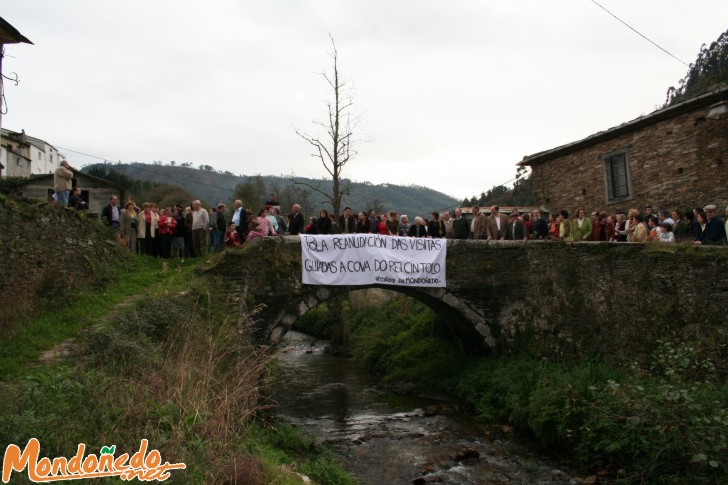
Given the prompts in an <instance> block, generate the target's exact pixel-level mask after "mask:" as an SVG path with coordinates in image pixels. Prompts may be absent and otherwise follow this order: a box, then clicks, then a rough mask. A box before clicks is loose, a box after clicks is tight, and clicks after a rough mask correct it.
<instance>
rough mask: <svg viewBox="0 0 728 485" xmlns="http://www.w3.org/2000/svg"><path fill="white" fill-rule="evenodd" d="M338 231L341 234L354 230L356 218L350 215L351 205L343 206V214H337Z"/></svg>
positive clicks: (350, 232)
mask: <svg viewBox="0 0 728 485" xmlns="http://www.w3.org/2000/svg"><path fill="white" fill-rule="evenodd" d="M339 231H340V232H341V234H352V233H354V232H356V219H355V218H354V216H352V215H351V207H344V214H343V215H340V216H339Z"/></svg>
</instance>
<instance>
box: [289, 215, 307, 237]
mask: <svg viewBox="0 0 728 485" xmlns="http://www.w3.org/2000/svg"><path fill="white" fill-rule="evenodd" d="M305 228H306V224H305V219H304V218H303V214H301V213H300V212H299V213H298V214H291V215H290V216H289V220H288V233H289V234H292V235H294V236H295V235H297V234H301V233H302V232H303V231H304V229H305Z"/></svg>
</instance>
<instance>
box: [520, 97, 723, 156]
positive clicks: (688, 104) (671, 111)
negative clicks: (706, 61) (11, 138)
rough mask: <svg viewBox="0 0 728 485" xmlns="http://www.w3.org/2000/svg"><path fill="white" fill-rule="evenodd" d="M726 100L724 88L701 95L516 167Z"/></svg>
mask: <svg viewBox="0 0 728 485" xmlns="http://www.w3.org/2000/svg"><path fill="white" fill-rule="evenodd" d="M726 99H728V88H722V89H718V90H716V91H712V92H710V93H705V94H701V95H699V96H695V97H694V98H690V99H688V100H686V101H683V102H682V103H678V104H676V105H674V106H670V107H667V108H663V109H660V110H657V111H654V112H652V113H650V114H648V115H644V116H640V117H639V118H636V119H634V120H632V121H628V122H626V123H622V124H621V125H619V126H615V127H613V128H610V129H608V130H605V131H600V132H598V133H595V134H593V135H590V136H588V137H586V138H583V139H581V140H578V141H575V142H572V143H567V144H566V145H561V146H559V147H556V148H552V149H550V150H545V151H543V152H538V153H534V154H533V155H527V156H525V157H523V160H521V161H520V162H518V163H517V164H516V165H518V166H520V167H523V166H529V167H536V166H539V165H542V164H544V163H546V162H549V161H551V160H554V159H556V158H559V157H562V156H564V155H568V154H570V153H573V152H576V151H578V150H581V149H583V148H586V147H589V146H592V145H595V144H597V143H600V142H603V141H606V140H609V139H611V138H615V137H618V136H621V135H623V134H625V133H630V132H632V131H636V130H638V129H640V128H643V127H645V126H649V125H652V124H655V123H658V122H660V121H664V120H668V119H671V118H674V117H676V116H679V115H681V114H684V113H686V112H689V111H692V110H694V109H696V108H700V107H703V106H709V105H711V104H713V103H716V102H718V101H723V100H726Z"/></svg>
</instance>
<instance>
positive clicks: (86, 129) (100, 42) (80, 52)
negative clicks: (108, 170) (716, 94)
mask: <svg viewBox="0 0 728 485" xmlns="http://www.w3.org/2000/svg"><path fill="white" fill-rule="evenodd" d="M598 1H599V3H600V4H602V5H603V6H604V7H606V8H607V9H609V10H611V11H612V12H613V13H614V14H616V15H617V16H619V17H620V18H622V19H623V20H624V21H625V22H627V23H629V24H631V25H632V26H633V27H634V28H636V29H637V30H639V31H640V32H642V33H643V34H644V35H646V36H647V37H649V38H651V39H652V40H654V41H655V42H657V43H658V44H660V45H661V46H662V47H663V48H665V49H667V50H668V51H670V52H671V53H672V54H674V55H675V56H676V57H678V58H680V59H682V60H683V61H685V62H687V63H690V62H693V61H694V59H695V57H696V55H697V53H698V51H699V49H700V46H701V44H703V43H706V44H709V43H710V42H712V41H714V40H715V39H717V37H718V36H719V35H720V33H721V32H723V31H724V30H725V29H726V28H727V27H728V25H726V20H727V19H728V2H726V1H725V0H695V1H690V2H688V1H674V0H644V1H641V0H598ZM0 5H1V6H2V9H1V10H0V12H1V13H0V15H1V16H2V17H3V18H4V19H5V20H7V21H8V22H10V23H11V24H12V25H14V26H15V27H16V28H17V29H18V30H20V32H21V33H22V34H23V35H25V36H26V37H28V38H29V39H30V40H31V41H33V42H34V44H35V45H22V44H21V45H9V46H7V47H6V58H5V60H4V64H3V70H4V72H5V73H6V74H8V73H10V72H17V73H18V76H19V78H20V84H19V85H18V86H14V85H12V83H7V84H6V95H7V100H8V108H9V111H8V113H7V115H5V116H4V117H3V127H4V128H8V129H11V130H15V131H20V130H21V129H25V130H26V132H27V133H28V134H30V135H32V136H37V137H39V138H43V139H45V140H46V141H48V142H49V143H51V144H52V145H55V146H58V147H63V148H66V149H70V150H76V151H79V152H85V153H89V154H92V155H98V156H100V157H104V158H107V159H109V160H112V161H117V160H121V161H123V162H133V161H138V162H152V161H155V160H160V161H163V162H165V163H167V162H169V161H171V160H175V161H176V162H178V163H181V162H192V163H193V164H194V165H199V164H201V163H205V164H209V165H212V166H213V167H215V168H216V169H219V170H229V171H231V172H233V173H235V174H245V175H253V174H257V173H260V174H263V175H266V174H273V175H279V174H291V173H294V174H296V175H301V176H310V177H322V176H324V175H325V172H324V170H323V168H322V167H321V166H320V164H318V163H317V162H316V161H315V160H314V159H313V158H311V157H310V153H311V150H310V146H308V145H307V144H306V143H305V142H304V141H303V140H301V139H300V138H298V137H297V136H296V135H295V131H294V128H293V127H296V128H299V129H302V130H306V131H309V132H315V126H314V125H312V124H311V120H312V119H315V118H316V119H322V118H323V117H324V114H325V106H326V105H325V101H326V100H327V99H329V98H330V97H329V94H330V93H329V92H328V91H327V89H326V85H325V83H324V81H323V79H322V78H321V77H320V75H318V74H316V73H317V72H321V71H323V70H326V69H328V68H330V67H331V59H330V57H329V52H330V50H331V45H330V40H329V37H328V33H329V32H330V33H331V35H332V36H333V37H334V39H335V40H336V45H337V48H338V51H339V65H340V70H341V72H342V73H343V75H344V76H345V78H346V79H347V80H349V81H351V82H353V83H354V85H355V89H356V91H355V94H354V101H355V107H356V109H357V112H358V113H359V114H361V116H362V125H361V127H362V129H363V132H364V133H365V135H366V136H368V137H369V138H370V139H371V140H372V141H371V142H370V143H366V144H363V145H361V146H360V147H359V148H360V150H359V151H360V152H361V154H360V156H359V157H358V158H357V159H356V160H354V161H352V162H351V163H350V165H348V166H347V169H346V171H345V173H344V175H345V176H347V177H348V178H351V179H352V180H356V181H365V180H366V181H371V182H373V183H383V182H390V183H398V184H417V185H423V186H428V187H431V188H434V189H437V190H440V191H443V192H445V193H448V194H451V195H453V196H455V197H457V198H458V199H460V198H462V197H464V196H471V195H475V194H479V193H480V192H481V191H482V190H486V189H488V188H490V187H492V186H493V185H497V184H501V183H504V182H507V181H509V180H511V179H512V178H513V177H514V174H515V168H516V167H515V164H516V163H517V162H518V161H520V160H521V159H522V157H523V156H524V155H529V154H532V153H535V152H539V151H542V150H546V149H549V148H553V147H556V146H558V145H562V144H564V143H569V142H571V141H575V140H577V139H580V138H583V137H585V136H588V135H591V134H593V133H595V132H597V131H602V130H604V129H607V128H610V127H612V126H615V125H618V124H620V123H622V122H625V121H629V120H631V119H634V118H636V117H638V116H640V115H641V114H646V113H649V112H651V111H653V110H654V109H656V108H657V107H658V106H660V105H661V104H662V103H663V102H664V100H665V92H666V90H667V88H668V87H669V86H670V85H677V83H678V81H679V79H681V78H682V77H683V76H684V75H685V74H686V72H687V67H686V66H684V65H682V64H680V63H679V62H678V61H676V60H675V59H673V58H671V57H669V56H668V55H667V54H665V53H664V52H662V51H660V50H659V49H658V48H656V47H655V46H653V45H651V44H650V43H648V42H647V41H645V40H644V39H643V38H641V37H639V36H638V35H637V34H635V33H634V32H632V31H631V30H629V29H628V28H627V27H625V26H624V25H622V24H621V23H619V22H618V21H617V20H616V19H615V18H613V17H612V16H610V15H609V14H608V13H606V12H605V11H604V10H602V9H600V8H599V7H598V6H597V5H595V4H594V3H593V2H592V1H590V0H550V1H536V0H510V1H505V0H503V1H486V0H478V1H476V0H447V1H445V0H440V1H437V0H386V1H385V0H366V1H365V0H360V1H354V0H321V1H313V0H312V1H293V0H280V1H276V0H258V1H252V0H208V1H206V2H201V1H199V0H197V1H192V0H144V1H142V0H123V1H122V0H118V1H116V0H63V1H58V0H0ZM61 152H62V153H65V154H66V156H67V157H68V159H69V160H70V162H71V164H72V165H76V166H82V165H84V164H86V163H90V162H93V161H96V160H93V159H89V158H87V157H82V156H80V155H77V154H75V153H73V152H70V151H67V150H63V149H61Z"/></svg>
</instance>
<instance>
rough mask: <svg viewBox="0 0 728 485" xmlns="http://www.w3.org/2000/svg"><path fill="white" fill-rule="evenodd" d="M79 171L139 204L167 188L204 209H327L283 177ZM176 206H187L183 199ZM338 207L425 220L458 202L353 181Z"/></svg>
mask: <svg viewBox="0 0 728 485" xmlns="http://www.w3.org/2000/svg"><path fill="white" fill-rule="evenodd" d="M83 171H84V172H86V173H89V174H91V175H94V176H96V177H101V178H105V179H108V180H111V181H114V182H116V183H119V184H120V185H122V186H124V187H127V188H128V190H129V191H130V192H131V193H132V194H133V195H134V196H135V197H136V199H137V202H143V201H144V198H145V197H149V196H151V195H153V194H155V193H156V192H158V191H161V189H165V194H168V191H166V188H167V186H177V187H179V188H180V189H182V191H184V192H182V191H180V192H179V193H180V197H183V194H185V193H187V194H190V195H191V196H193V197H195V198H198V199H200V200H201V201H202V202H203V203H205V204H206V205H212V204H215V205H216V204H217V203H219V202H225V203H230V201H232V200H234V199H235V198H240V199H241V200H243V202H244V204H245V206H246V207H248V208H251V209H254V210H256V209H258V208H259V206H260V205H262V204H263V202H265V200H266V199H267V197H268V195H269V194H270V193H271V192H275V193H277V194H278V200H279V201H280V202H281V206H282V207H283V208H284V210H289V209H290V206H291V205H292V204H294V203H299V204H301V206H302V210H303V212H304V214H307V215H308V214H313V215H315V214H317V213H318V212H319V210H320V209H327V210H331V208H330V206H328V205H327V204H326V203H325V202H324V197H323V196H321V195H320V194H318V193H316V192H315V191H313V190H310V189H308V188H307V187H305V186H304V185H296V184H295V183H294V182H293V181H292V180H291V179H290V178H288V177H285V176H275V175H244V176H239V175H234V174H233V173H231V172H218V171H216V170H214V169H213V168H212V167H210V166H203V167H202V168H200V169H198V168H193V167H189V166H185V167H181V166H173V165H162V164H153V165H149V164H143V163H131V164H126V163H118V164H95V165H90V166H87V167H84V169H83ZM297 180H299V181H304V182H306V183H307V184H310V185H314V186H315V185H317V184H320V187H321V190H323V191H327V190H329V189H330V183H331V181H330V180H313V179H307V178H302V177H297ZM184 197H186V196H184ZM178 202H180V203H185V202H188V201H186V198H185V199H183V200H179V201H178ZM342 204H343V205H342V206H347V205H348V206H351V207H352V209H353V210H354V211H355V212H358V211H360V210H364V209H369V208H371V209H374V210H376V211H377V212H382V211H385V210H389V209H396V210H397V211H398V212H399V213H400V214H407V215H409V216H410V218H412V217H413V216H415V215H422V216H425V215H429V214H430V212H432V211H433V210H437V211H442V210H444V209H450V208H454V207H455V206H457V205H458V201H457V200H456V199H455V198H453V197H450V196H449V195H446V194H443V193H441V192H437V191H435V190H432V189H429V188H425V187H420V186H414V185H410V186H403V185H394V184H379V185H374V184H371V183H368V182H351V183H350V195H348V196H346V195H345V196H344V197H343V199H342Z"/></svg>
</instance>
